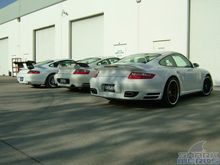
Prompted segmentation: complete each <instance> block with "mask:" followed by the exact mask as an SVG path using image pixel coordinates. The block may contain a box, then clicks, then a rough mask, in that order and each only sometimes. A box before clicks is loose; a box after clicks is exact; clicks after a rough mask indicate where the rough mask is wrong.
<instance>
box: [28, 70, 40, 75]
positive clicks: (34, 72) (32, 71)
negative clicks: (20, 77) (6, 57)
mask: <svg viewBox="0 0 220 165" xmlns="http://www.w3.org/2000/svg"><path fill="white" fill-rule="evenodd" d="M28 74H40V71H38V70H30V71H28Z"/></svg>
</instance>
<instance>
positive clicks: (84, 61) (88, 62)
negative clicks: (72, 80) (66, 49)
mask: <svg viewBox="0 0 220 165" xmlns="http://www.w3.org/2000/svg"><path fill="white" fill-rule="evenodd" d="M100 59H101V58H86V59H83V60H79V61H77V62H78V63H86V64H91V63H94V62H96V61H98V60H100Z"/></svg>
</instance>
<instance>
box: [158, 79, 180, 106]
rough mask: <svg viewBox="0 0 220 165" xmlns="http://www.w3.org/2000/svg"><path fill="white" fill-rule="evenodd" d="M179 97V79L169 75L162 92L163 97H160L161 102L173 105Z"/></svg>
mask: <svg viewBox="0 0 220 165" xmlns="http://www.w3.org/2000/svg"><path fill="white" fill-rule="evenodd" d="M179 97H180V86H179V81H178V80H177V78H174V77H171V78H170V79H168V81H167V83H166V85H165V88H164V92H163V98H162V103H163V104H164V105H165V106H166V107H174V106H175V105H176V104H177V102H178V100H179Z"/></svg>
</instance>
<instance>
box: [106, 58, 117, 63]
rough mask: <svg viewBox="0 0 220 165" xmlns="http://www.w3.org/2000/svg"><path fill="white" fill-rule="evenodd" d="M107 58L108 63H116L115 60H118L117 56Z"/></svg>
mask: <svg viewBox="0 0 220 165" xmlns="http://www.w3.org/2000/svg"><path fill="white" fill-rule="evenodd" d="M108 60H109V63H110V64H113V63H116V62H118V61H119V59H118V58H109V59H108Z"/></svg>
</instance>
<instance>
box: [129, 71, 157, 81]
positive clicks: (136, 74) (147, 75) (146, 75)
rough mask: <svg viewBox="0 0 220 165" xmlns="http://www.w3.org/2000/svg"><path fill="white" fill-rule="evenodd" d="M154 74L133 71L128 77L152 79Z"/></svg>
mask: <svg viewBox="0 0 220 165" xmlns="http://www.w3.org/2000/svg"><path fill="white" fill-rule="evenodd" d="M154 76H155V74H152V73H141V72H131V74H130V75H129V76H128V79H152V78H154Z"/></svg>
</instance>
